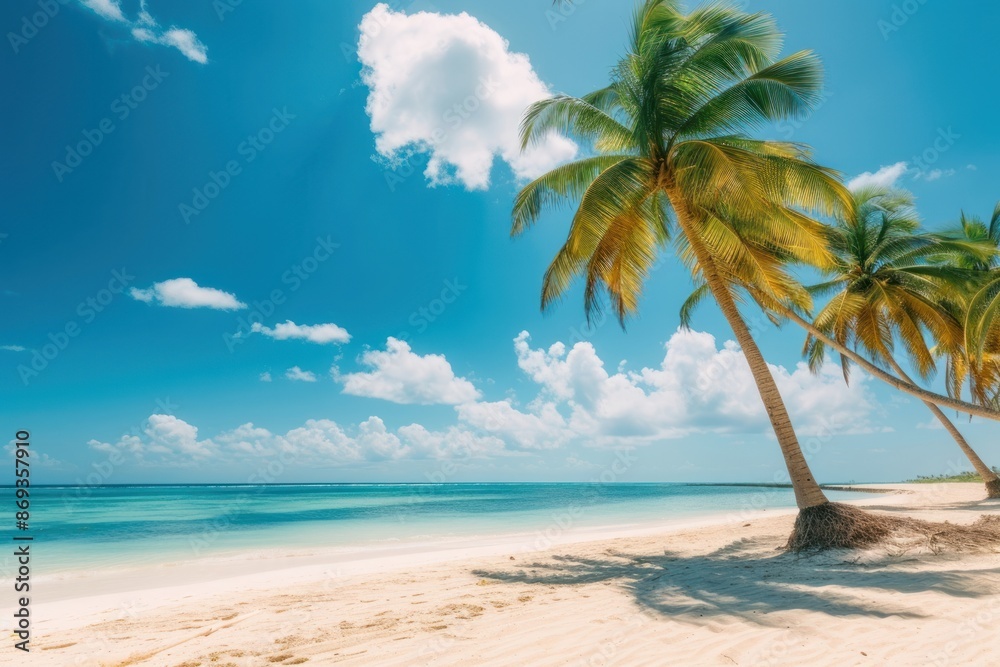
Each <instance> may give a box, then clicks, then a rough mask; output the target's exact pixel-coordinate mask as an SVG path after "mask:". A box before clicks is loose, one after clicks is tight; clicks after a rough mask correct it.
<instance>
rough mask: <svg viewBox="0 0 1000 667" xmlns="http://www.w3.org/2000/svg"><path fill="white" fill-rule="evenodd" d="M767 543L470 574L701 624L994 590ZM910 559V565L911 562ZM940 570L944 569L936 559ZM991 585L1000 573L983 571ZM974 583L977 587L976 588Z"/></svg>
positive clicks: (855, 611)
mask: <svg viewBox="0 0 1000 667" xmlns="http://www.w3.org/2000/svg"><path fill="white" fill-rule="evenodd" d="M774 547H775V544H774V543H773V541H768V540H763V539H758V540H752V539H743V540H738V541H735V542H732V543H730V544H729V545H727V546H725V547H723V548H721V549H719V550H717V551H715V552H713V553H710V554H708V555H704V556H681V555H679V554H677V553H674V552H670V551H665V552H664V554H663V555H662V556H649V555H637V554H629V553H623V552H618V551H610V550H609V551H606V552H605V553H604V554H602V556H601V557H592V558H583V557H578V556H567V555H556V556H553V557H551V558H548V559H545V560H539V561H537V562H531V563H524V564H522V565H521V566H520V567H521V569H518V570H509V571H487V570H476V571H474V572H473V574H475V575H476V576H479V577H483V578H487V579H492V580H495V581H500V582H508V583H514V582H516V583H525V584H543V585H549V586H561V585H573V584H612V585H614V584H616V585H618V586H621V587H622V588H623V589H625V590H626V591H628V592H629V593H630V594H631V595H633V596H634V598H635V601H636V602H637V603H638V604H639V605H640V606H641V607H642V608H643V609H644V610H646V611H649V612H653V613H656V614H662V615H664V616H669V617H671V618H673V619H674V620H680V619H685V620H693V621H696V622H697V621H708V620H711V618H712V617H719V616H738V617H741V618H744V619H747V620H750V621H752V622H754V623H758V624H760V625H765V626H772V625H775V626H776V625H778V624H780V625H781V627H784V626H785V622H784V621H783V620H782V619H780V618H777V617H775V618H773V619H769V618H768V616H767V615H768V614H770V613H771V612H779V611H795V610H809V611H817V612H821V613H825V614H828V615H830V616H840V617H844V616H862V617H868V618H886V617H890V616H896V617H900V618H914V619H919V618H925V617H926V616H925V615H924V614H922V613H920V609H919V606H918V605H916V604H912V605H907V604H906V600H905V599H903V598H902V597H900V598H899V604H892V605H890V604H884V603H875V602H874V601H873V600H872V599H871V598H872V596H871V595H866V591H872V590H881V591H889V592H894V593H900V594H908V593H919V592H925V591H929V590H930V591H935V592H937V593H941V594H945V595H949V596H955V597H962V598H985V597H989V596H992V595H996V594H997V593H998V592H1000V587H990V588H994V590H984V587H983V586H982V584H981V582H982V575H983V573H984V570H973V571H967V570H959V569H954V570H951V569H942V568H938V569H936V570H925V569H921V570H916V569H914V568H912V567H908V566H909V565H910V563H908V562H906V561H907V559H906V558H892V559H890V560H889V562H888V563H886V562H882V563H879V564H877V565H862V564H858V563H856V562H853V561H852V559H854V558H856V555H855V554H852V553H850V552H836V553H834V552H827V553H825V554H821V555H816V556H806V557H797V556H795V555H792V554H788V553H775V548H774ZM910 560H912V559H910ZM940 564H941V565H942V566H947V561H946V560H942V561H940ZM985 572H987V573H990V574H991V576H993V577H995V579H994V580H995V581H1000V568H993V569H990V570H985ZM977 580H978V581H979V582H980V583H978V584H977V583H976V581H977Z"/></svg>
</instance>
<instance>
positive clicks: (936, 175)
mask: <svg viewBox="0 0 1000 667" xmlns="http://www.w3.org/2000/svg"><path fill="white" fill-rule="evenodd" d="M956 173H957V172H956V171H955V170H954V169H931V170H930V171H926V172H924V171H921V172H917V175H916V178H920V179H923V180H925V181H927V182H928V183H932V182H934V181H939V180H941V179H942V178H949V177H951V176H954V175H955V174H956Z"/></svg>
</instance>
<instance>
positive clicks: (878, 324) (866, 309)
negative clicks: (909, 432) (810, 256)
mask: <svg viewBox="0 0 1000 667" xmlns="http://www.w3.org/2000/svg"><path fill="white" fill-rule="evenodd" d="M854 199H855V202H854V207H853V209H851V211H850V214H849V215H848V216H847V217H843V218H841V219H839V220H837V222H836V224H835V225H834V226H832V227H831V228H830V248H831V250H832V251H833V253H834V255H835V257H836V261H835V263H834V265H833V267H832V268H830V269H828V270H827V273H828V276H829V278H830V280H829V281H827V282H825V283H822V284H821V285H818V286H816V287H814V288H812V289H811V291H812V292H813V294H814V295H816V294H824V295H831V299H830V301H829V302H828V303H827V304H826V306H825V307H824V308H823V309H822V310H820V311H819V313H817V315H816V317H815V319H814V322H813V324H814V325H815V326H816V327H817V328H819V329H820V330H822V331H824V332H825V333H827V334H828V335H831V336H833V337H834V338H835V339H836V340H837V341H838V342H839V343H840V344H842V345H845V346H850V347H853V348H855V349H860V350H862V351H863V352H864V353H865V355H866V356H867V357H868V358H869V359H871V360H873V361H875V362H877V363H880V364H883V365H886V366H888V367H889V368H891V369H892V371H893V372H894V373H895V374H896V375H897V376H898V377H900V378H902V379H903V380H905V381H907V382H912V380H911V379H910V377H909V375H907V373H906V372H905V371H904V370H903V368H902V367H901V366H900V364H899V363H898V361H897V360H896V347H897V346H896V342H897V341H898V342H899V343H900V347H901V348H902V350H903V352H905V353H906V356H907V357H908V358H909V360H910V362H911V365H912V366H913V367H914V368H915V369H916V370H917V372H918V374H919V375H920V377H921V378H922V379H925V380H926V379H928V378H929V377H930V376H931V375H932V374H933V372H934V370H935V363H934V352H933V351H932V349H931V348H930V346H928V344H927V339H926V338H925V333H926V334H929V335H930V336H931V338H932V339H933V340H934V341H936V343H937V346H938V349H939V350H960V349H963V347H964V329H963V326H962V322H961V321H960V320H959V318H957V317H956V316H955V314H954V309H953V308H950V307H948V306H947V303H948V302H949V301H951V300H953V299H955V298H961V295H962V294H963V293H964V292H966V291H967V290H968V289H969V285H970V282H971V276H970V271H969V268H971V265H972V264H974V263H975V262H981V261H986V260H987V259H988V258H989V254H990V252H989V251H984V250H983V247H982V243H981V241H980V240H978V239H976V238H974V237H973V236H966V237H964V238H962V239H958V238H956V239H955V240H952V239H948V238H945V237H935V236H931V235H926V234H920V233H919V227H920V221H919V219H918V218H917V214H916V210H915V209H914V207H913V197H912V195H911V194H910V193H908V192H904V191H901V190H891V189H888V188H883V187H867V188H862V189H860V190H858V191H857V192H855V193H854ZM941 256H949V257H951V256H957V257H960V258H962V259H963V260H964V261H965V262H966V263H968V264H969V265H970V267H969V268H966V267H963V266H956V265H954V264H944V263H931V262H933V260H935V259H937V258H939V257H941ZM826 350H827V346H826V345H825V344H824V343H823V342H822V341H818V340H816V338H814V337H813V336H811V335H810V336H807V338H806V347H805V353H806V354H807V355H808V358H809V365H810V367H811V368H812V369H813V370H814V371H817V370H818V369H819V367H820V366H822V363H823V361H824V358H825V356H826ZM841 359H842V363H843V366H844V379H845V380H846V379H848V373H849V360H848V359H847V358H845V357H841ZM924 403H925V404H926V405H927V407H928V409H930V411H931V412H932V413H933V414H934V417H935V418H936V419H937V420H938V421H939V422H941V424H942V425H943V426H944V427H945V429H947V431H948V433H950V434H951V436H952V438H954V440H955V442H956V443H957V444H958V446H959V447H960V448H961V450H962V452H963V453H964V454H965V456H966V457H967V458H968V459H969V462H970V463H971V464H972V466H973V467H974V468H975V470H976V472H978V473H979V475H980V477H982V479H983V482H985V483H986V490H987V494H988V495H989V497H991V498H996V497H1000V477H998V476H997V474H996V473H995V472H994V471H993V470H992V469H991V468H990V467H989V466H987V465H986V464H985V463H984V462H983V460H982V459H981V458H980V457H979V455H978V454H976V452H975V451H974V450H973V449H972V447H970V446H969V443H968V442H967V441H966V440H965V438H964V437H963V436H962V434H961V432H960V431H959V430H958V429H957V428H956V427H955V425H954V424H953V423H952V422H951V420H949V419H948V417H947V416H945V414H944V412H942V411H941V409H940V408H939V407H938V406H936V405H935V404H934V403H931V402H929V401H925V402H924Z"/></svg>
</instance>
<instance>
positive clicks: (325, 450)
mask: <svg viewBox="0 0 1000 667" xmlns="http://www.w3.org/2000/svg"><path fill="white" fill-rule="evenodd" d="M87 444H88V445H89V446H90V448H91V449H92V450H94V451H96V452H99V453H101V454H107V455H110V454H114V455H116V456H119V457H122V459H123V460H126V461H129V462H130V463H133V464H136V465H141V466H164V467H189V466H193V465H198V464H205V463H206V462H210V461H218V462H225V463H237V462H249V463H254V462H255V461H259V460H260V459H276V460H278V461H281V462H282V464H283V465H284V466H302V467H342V466H350V465H358V464H365V463H371V462H383V461H394V460H404V459H406V460H425V459H434V460H443V459H447V460H450V461H451V462H453V463H459V464H460V463H462V462H463V461H471V460H474V459H479V458H483V457H485V456H488V455H496V454H502V453H503V450H504V443H503V441H502V440H500V439H499V438H496V437H492V436H483V435H479V434H476V433H472V432H470V431H469V430H467V429H461V428H458V427H450V428H447V429H445V430H443V431H431V430H428V429H427V428H425V427H424V426H421V425H419V424H410V425H407V426H403V427H401V428H399V429H397V430H396V431H392V430H390V429H389V428H388V427H387V426H386V425H385V423H384V422H383V421H382V419H381V418H379V417H374V416H372V417H369V418H368V419H366V420H365V421H363V422H361V423H359V424H357V425H355V426H353V427H345V426H343V425H341V424H338V423H337V422H335V421H332V420H330V419H310V420H307V421H306V422H305V423H304V424H303V425H302V426H299V427H296V428H293V429H291V430H289V431H287V432H286V433H283V434H282V433H273V432H271V431H269V430H268V429H266V428H262V427H260V426H257V425H255V424H253V423H246V424H242V425H240V426H237V427H236V428H234V429H231V430H228V431H223V432H221V433H219V434H218V435H216V436H214V437H212V438H210V439H205V440H199V439H198V429H197V428H196V427H195V426H193V425H191V424H189V423H187V422H185V421H184V420H182V419H179V418H177V417H173V416H170V415H158V414H154V415H151V416H150V417H149V420H148V422H147V426H146V428H145V429H143V430H137V431H136V432H133V433H131V434H125V435H123V436H122V437H121V438H119V439H118V440H117V441H115V442H113V443H111V442H101V441H99V440H90V441H89V442H88V443H87Z"/></svg>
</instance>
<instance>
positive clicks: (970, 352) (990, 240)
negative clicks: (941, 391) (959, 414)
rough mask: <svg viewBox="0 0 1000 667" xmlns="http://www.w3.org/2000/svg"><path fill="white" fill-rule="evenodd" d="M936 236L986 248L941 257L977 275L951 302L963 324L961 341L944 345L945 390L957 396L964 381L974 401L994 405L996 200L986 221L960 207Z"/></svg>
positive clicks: (998, 287) (999, 222)
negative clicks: (968, 288)
mask: <svg viewBox="0 0 1000 667" xmlns="http://www.w3.org/2000/svg"><path fill="white" fill-rule="evenodd" d="M941 236H942V238H945V239H948V240H958V241H962V242H965V243H968V244H974V245H978V246H981V247H983V248H985V249H986V250H987V252H986V253H985V255H984V254H982V253H969V252H964V253H963V252H957V253H949V254H947V255H944V256H943V257H942V258H941V259H942V261H943V262H944V263H946V264H950V265H952V266H957V267H960V268H964V269H968V270H970V271H974V272H975V273H976V276H977V280H976V283H975V289H973V290H972V291H971V293H969V294H968V295H964V296H966V298H960V299H958V304H957V306H958V308H959V309H960V310H961V313H962V317H963V323H964V325H965V331H966V337H965V340H964V345H963V346H961V347H960V348H957V349H953V350H950V351H945V352H946V356H947V358H948V388H949V393H951V394H952V395H953V396H960V395H961V393H962V387H963V386H964V385H965V383H966V381H968V384H969V390H970V392H971V394H972V399H973V400H974V401H976V402H978V403H981V404H983V405H990V406H993V407H996V406H998V405H1000V317H998V312H1000V203H998V204H997V205H996V206H995V207H994V209H993V215H992V217H991V218H990V221H989V222H988V223H987V222H984V221H983V220H981V219H980V218H978V217H975V216H971V217H970V216H966V215H965V213H964V212H962V214H961V216H960V218H959V221H958V224H957V225H956V226H955V227H953V228H952V229H949V230H946V231H945V232H944V233H943V234H942V235H941Z"/></svg>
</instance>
